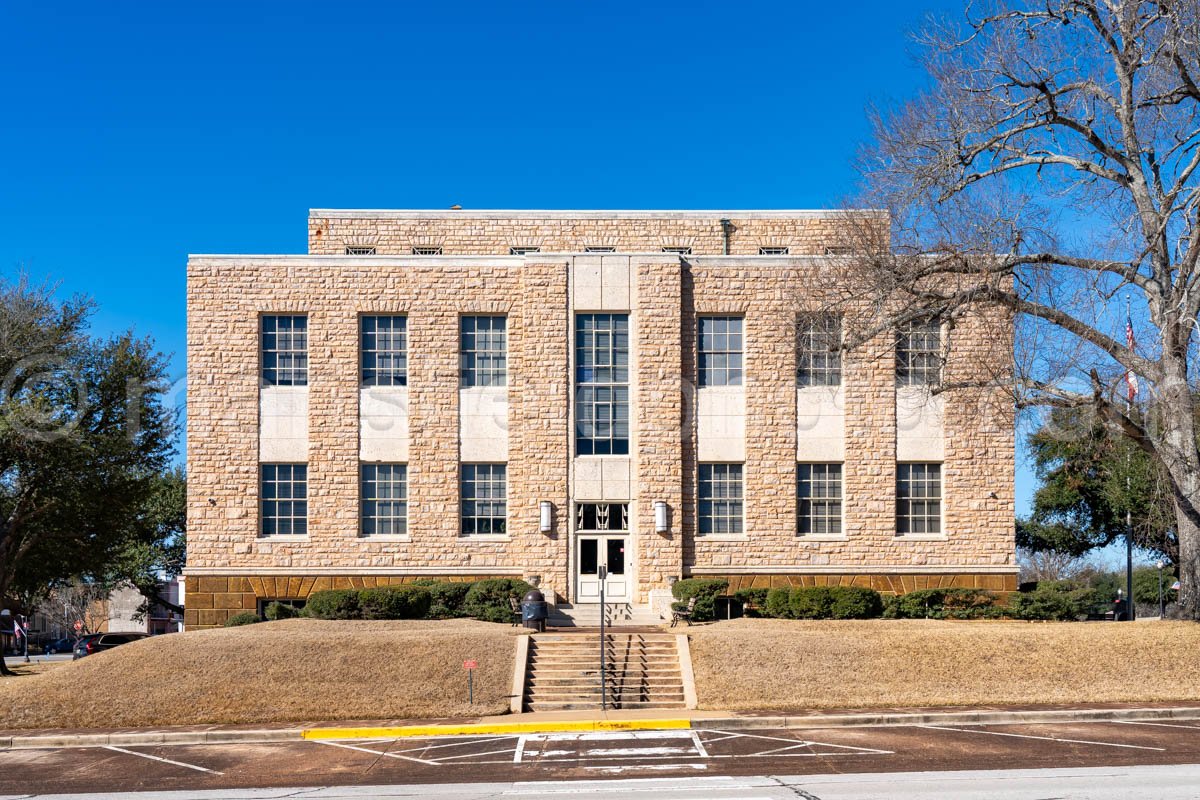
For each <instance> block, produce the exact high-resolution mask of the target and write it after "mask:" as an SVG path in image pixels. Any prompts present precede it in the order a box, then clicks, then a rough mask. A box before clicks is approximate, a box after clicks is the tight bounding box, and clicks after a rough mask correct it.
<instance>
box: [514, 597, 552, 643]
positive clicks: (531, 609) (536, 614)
mask: <svg viewBox="0 0 1200 800" xmlns="http://www.w3.org/2000/svg"><path fill="white" fill-rule="evenodd" d="M548 616H550V610H549V608H548V606H547V605H546V595H544V594H542V593H541V592H539V591H538V590H537V589H530V590H529V591H528V592H526V593H525V597H524V598H523V599H522V600H521V621H522V622H524V623H525V627H526V628H532V629H533V630H535V631H538V632H539V633H540V632H542V631H545V630H546V617H548Z"/></svg>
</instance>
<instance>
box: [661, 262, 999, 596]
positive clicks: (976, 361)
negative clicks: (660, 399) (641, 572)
mask: <svg viewBox="0 0 1200 800" xmlns="http://www.w3.org/2000/svg"><path fill="white" fill-rule="evenodd" d="M690 271H691V277H692V283H693V290H692V295H693V297H692V303H691V305H692V308H691V310H690V312H689V310H688V308H687V307H688V300H687V298H685V299H684V304H685V312H684V313H685V318H686V321H685V323H684V327H685V329H687V328H688V327H689V326H690V327H694V317H695V316H696V315H700V314H708V313H742V314H744V315H745V340H746V344H745V348H746V352H745V361H746V377H745V384H746V385H745V391H746V461H745V472H744V481H745V488H744V492H745V535H744V536H740V537H702V536H696V537H695V539H694V544H692V545H691V546H689V543H687V542H685V553H684V570H685V572H688V573H691V574H697V575H701V574H704V575H710V574H713V575H715V574H721V575H737V574H744V575H748V576H762V575H765V574H768V573H772V574H774V575H776V576H781V575H787V574H795V573H807V574H810V575H816V574H830V575H838V574H850V575H863V576H866V575H867V574H869V573H887V572H896V573H909V574H918V573H929V574H933V573H939V574H952V573H957V572H964V573H966V572H969V573H971V574H977V575H983V574H1004V575H1009V576H1011V575H1012V574H1015V571H1016V567H1015V556H1014V547H1013V533H1012V520H1013V514H1014V496H1013V461H1014V449H1013V448H1014V445H1013V412H1012V408H1011V403H1010V402H1006V400H1005V397H1004V393H1003V392H1002V391H997V390H980V391H975V392H971V393H968V392H951V393H947V394H945V395H943V396H940V397H939V398H937V399H936V401H935V402H934V405H936V406H940V409H941V413H940V416H941V427H942V436H943V440H942V441H941V442H939V443H938V444H940V445H941V446H942V447H943V448H944V451H943V454H944V459H943V458H940V457H939V458H932V457H931V458H930V460H942V461H943V468H942V473H943V479H942V481H943V489H942V493H943V521H944V531H943V534H942V535H939V536H932V537H919V538H918V537H898V536H896V521H895V518H896V503H895V493H896V461H897V456H898V452H897V392H896V387H895V378H894V363H895V361H894V345H895V341H894V337H893V336H891V335H881V336H879V337H876V338H875V339H874V340H872V341H871V342H869V343H868V344H867V346H865V347H863V348H860V349H857V350H854V351H851V352H850V353H847V354H846V355H845V356H844V358H843V370H842V372H843V377H842V381H843V385H842V387H841V392H842V394H843V396H844V401H843V404H842V410H843V413H844V419H843V420H842V424H843V425H844V466H843V470H844V473H843V477H844V486H843V497H844V500H843V514H844V516H843V527H844V536H843V537H841V538H840V539H837V540H830V539H829V538H828V537H821V538H820V539H816V538H811V537H804V536H797V535H796V505H797V504H796V494H795V480H796V461H797V450H798V448H797V425H796V423H795V420H796V413H797V406H796V402H797V401H796V397H797V392H796V390H795V367H796V358H795V349H794V345H793V342H794V339H793V338H792V336H793V333H792V331H791V330H790V329H789V326H788V322H789V321H790V320H794V319H795V318H796V315H797V314H798V313H802V312H811V311H815V310H817V309H819V308H820V307H821V305H822V303H824V302H826V301H827V300H828V297H827V296H825V295H824V294H823V290H822V287H823V286H831V285H832V284H831V282H830V281H829V280H826V279H823V278H821V277H820V275H819V273H818V274H814V272H813V271H812V268H810V269H805V270H795V269H791V270H780V269H779V268H778V267H777V266H774V265H767V264H763V265H761V266H756V265H747V264H729V263H723V262H722V261H721V260H718V259H703V258H698V259H692V260H691V270H690ZM1004 330H1005V328H1004V323H1003V321H999V320H994V319H986V318H984V317H983V316H982V315H967V318H966V319H963V320H962V321H960V322H959V323H958V324H957V327H956V328H955V330H954V331H953V334H952V336H953V339H952V341H951V347H950V350H949V356H948V358H949V360H948V362H947V365H946V377H947V380H949V381H954V380H958V379H963V378H965V377H970V376H973V377H980V375H981V374H983V373H981V370H982V369H990V370H993V371H995V370H1001V369H1003V363H1004V354H1005V353H1006V352H1008V351H1007V350H1006V349H1005V348H1006V347H1008V340H1007V339H1006V338H1005V336H1004V335H1003V332H1004ZM980 365H986V366H985V367H981V366H980ZM995 374H999V373H995ZM692 375H693V376H694V372H693V373H692ZM789 419H790V420H792V422H791V424H789V423H788V420H789ZM915 433H916V434H918V435H919V436H926V435H928V433H929V426H928V425H927V424H925V423H922V424H920V425H917V426H916V429H915ZM913 444H914V445H916V446H917V447H913V448H910V449H909V454H910V455H911V454H921V455H927V456H933V455H939V454H938V453H936V452H934V451H933V448H931V447H929V446H927V443H926V442H925V441H924V440H914V442H913ZM918 448H920V449H918ZM799 450H800V451H802V452H803V451H805V448H804V447H803V446H800V448H799ZM813 460H829V461H837V460H841V459H838V458H835V457H828V458H825V459H818V458H814V459H813ZM695 468H696V465H695V463H694V462H692V463H688V464H685V466H684V469H685V470H687V471H691V470H694V469H695ZM864 580H870V579H869V578H865V577H864ZM1006 580H1008V579H1006ZM968 585H969V584H968Z"/></svg>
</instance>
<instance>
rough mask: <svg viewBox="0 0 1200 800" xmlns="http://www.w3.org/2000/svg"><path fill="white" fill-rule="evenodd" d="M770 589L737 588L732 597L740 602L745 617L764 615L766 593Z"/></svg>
mask: <svg viewBox="0 0 1200 800" xmlns="http://www.w3.org/2000/svg"><path fill="white" fill-rule="evenodd" d="M770 591H771V590H770V589H738V590H737V591H736V592H734V593H733V599H735V600H737V601H738V602H739V603H741V604H742V613H744V614H745V615H746V616H747V617H762V616H766V613H767V612H766V608H767V594H768V593H769V592H770Z"/></svg>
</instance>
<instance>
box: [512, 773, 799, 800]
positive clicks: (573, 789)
mask: <svg viewBox="0 0 1200 800" xmlns="http://www.w3.org/2000/svg"><path fill="white" fill-rule="evenodd" d="M683 780H685V781H687V782H688V787H687V788H691V787H692V786H697V787H704V788H706V789H707V788H712V789H714V790H719V791H723V790H726V789H741V788H750V787H760V788H761V787H763V786H764V785H770V786H776V785H777V784H776V782H774V781H770V780H769V779H766V778H735V777H733V776H731V775H704V776H700V777H696V778H683ZM764 782H766V783H764ZM587 788H588V791H589V792H592V793H593V794H599V793H601V792H661V791H663V790H664V789H677V788H679V786H678V783H677V782H676V779H675V778H624V779H622V780H619V781H605V782H604V783H599V784H595V785H592V784H589V785H588V787H587ZM579 789H580V787H579V784H578V782H576V781H518V782H517V783H514V784H512V785H511V787H510V788H508V789H506V790H504V791H503V792H502V794H506V795H507V794H517V795H527V794H529V793H531V792H535V793H537V794H539V795H542V794H579Z"/></svg>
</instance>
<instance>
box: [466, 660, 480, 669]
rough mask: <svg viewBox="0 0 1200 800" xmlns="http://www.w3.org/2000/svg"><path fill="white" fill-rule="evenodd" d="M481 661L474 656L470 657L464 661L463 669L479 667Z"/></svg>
mask: <svg viewBox="0 0 1200 800" xmlns="http://www.w3.org/2000/svg"><path fill="white" fill-rule="evenodd" d="M478 668H479V662H478V661H476V660H475V659H473V658H469V659H467V660H466V661H464V662H463V669H478Z"/></svg>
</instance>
